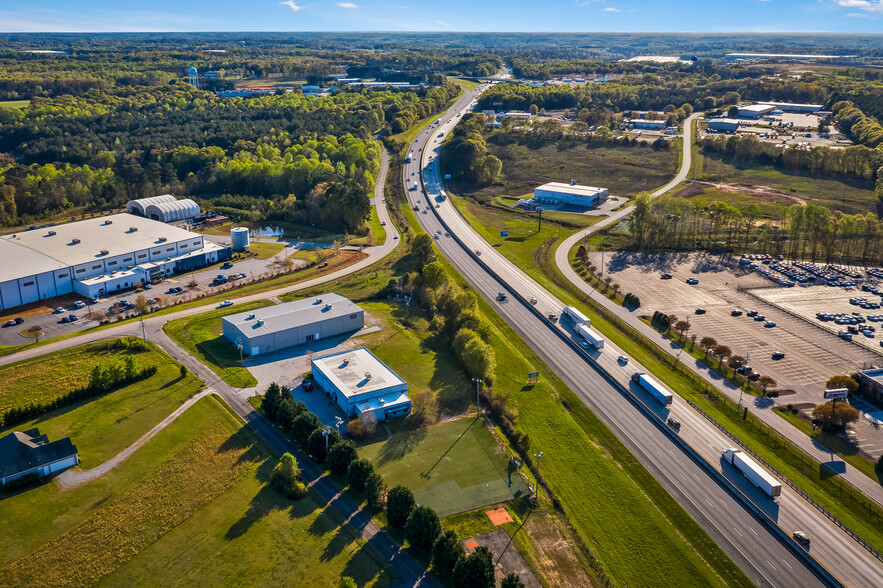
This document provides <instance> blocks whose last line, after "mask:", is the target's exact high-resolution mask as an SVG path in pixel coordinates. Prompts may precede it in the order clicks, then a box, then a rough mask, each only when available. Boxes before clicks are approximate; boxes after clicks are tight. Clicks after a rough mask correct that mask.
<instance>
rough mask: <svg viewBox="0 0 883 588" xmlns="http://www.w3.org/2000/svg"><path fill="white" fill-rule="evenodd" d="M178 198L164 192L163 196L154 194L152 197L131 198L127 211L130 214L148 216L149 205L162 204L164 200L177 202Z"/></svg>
mask: <svg viewBox="0 0 883 588" xmlns="http://www.w3.org/2000/svg"><path fill="white" fill-rule="evenodd" d="M176 200H177V199H176V198H175V197H174V196H172V195H171V194H163V195H162V196H153V197H152V198H140V199H138V200H129V202H128V204H126V212H128V213H129V214H137V215H140V216H147V207H148V206H150V205H151V204H160V203H162V202H175V201H176Z"/></svg>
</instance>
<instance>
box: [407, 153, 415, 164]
mask: <svg viewBox="0 0 883 588" xmlns="http://www.w3.org/2000/svg"><path fill="white" fill-rule="evenodd" d="M413 155H414V154H413V153H408V157H406V158H405V163H411V157H412V156H413Z"/></svg>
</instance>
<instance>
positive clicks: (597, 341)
mask: <svg viewBox="0 0 883 588" xmlns="http://www.w3.org/2000/svg"><path fill="white" fill-rule="evenodd" d="M576 332H577V334H578V335H579V336H580V337H582V338H583V339H585V340H586V341H587V342H588V343H589V345H591V346H592V347H594V348H595V349H597V350H599V351H600V350H601V349H604V339H603V338H602V337H601V335H599V334H598V333H596V332H595V331H593V330H592V329H590V328H589V327H588V326H587V325H577V326H576Z"/></svg>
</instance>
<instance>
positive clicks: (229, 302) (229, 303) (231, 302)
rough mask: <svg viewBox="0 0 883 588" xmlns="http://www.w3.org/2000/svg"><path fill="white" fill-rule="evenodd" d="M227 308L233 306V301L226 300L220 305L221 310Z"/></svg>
mask: <svg viewBox="0 0 883 588" xmlns="http://www.w3.org/2000/svg"><path fill="white" fill-rule="evenodd" d="M227 306H233V301H232V300H225V301H223V302H222V303H220V304H219V305H218V307H219V308H225V307H227Z"/></svg>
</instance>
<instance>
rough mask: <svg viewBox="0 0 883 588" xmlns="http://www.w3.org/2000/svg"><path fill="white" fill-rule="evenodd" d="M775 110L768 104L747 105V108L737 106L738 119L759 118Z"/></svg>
mask: <svg viewBox="0 0 883 588" xmlns="http://www.w3.org/2000/svg"><path fill="white" fill-rule="evenodd" d="M775 109H776V107H775V106H771V105H769V104H749V105H748V106H739V117H740V118H760V117H762V116H763V115H765V114H769V113H771V112H772V111H774V110H775Z"/></svg>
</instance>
